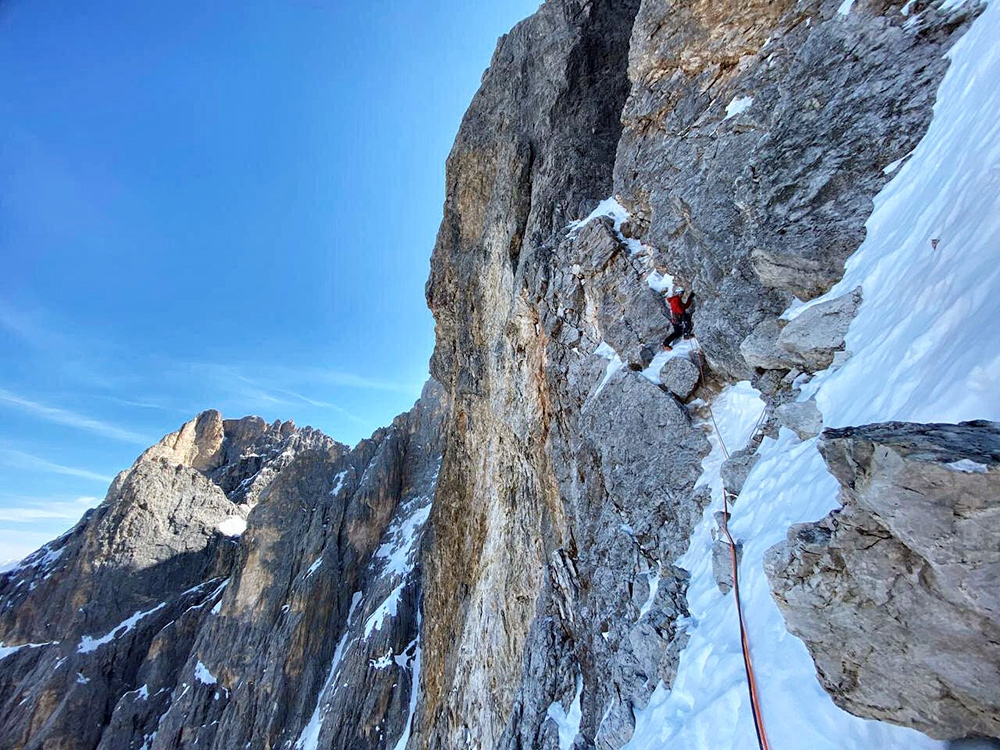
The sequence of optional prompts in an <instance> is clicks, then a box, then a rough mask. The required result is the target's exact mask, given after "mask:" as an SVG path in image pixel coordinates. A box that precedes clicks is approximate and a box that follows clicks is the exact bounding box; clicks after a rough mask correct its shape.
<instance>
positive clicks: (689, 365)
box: [660, 357, 701, 401]
mask: <svg viewBox="0 0 1000 750" xmlns="http://www.w3.org/2000/svg"><path fill="white" fill-rule="evenodd" d="M700 379H701V371H700V370H699V369H698V365H696V364H695V363H694V362H692V361H691V360H690V359H688V358H687V357H671V358H670V359H668V360H667V361H666V362H665V363H664V364H663V367H661V368H660V384H661V385H663V387H664V388H666V389H667V390H668V391H670V392H671V393H672V394H674V395H675V396H677V398H679V399H680V400H681V401H686V400H687V399H688V398H690V397H691V394H692V393H694V390H695V388H697V387H698V381H699V380H700Z"/></svg>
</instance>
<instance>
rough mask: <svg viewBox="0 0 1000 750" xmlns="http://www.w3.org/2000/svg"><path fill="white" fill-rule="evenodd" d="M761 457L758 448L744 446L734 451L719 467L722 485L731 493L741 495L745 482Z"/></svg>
mask: <svg viewBox="0 0 1000 750" xmlns="http://www.w3.org/2000/svg"><path fill="white" fill-rule="evenodd" d="M759 459H760V456H759V455H758V454H757V453H756V449H749V448H744V449H741V450H738V451H736V452H735V453H733V454H732V456H730V457H729V459H728V460H727V461H725V462H724V463H723V464H722V466H721V467H720V469H719V475H720V476H721V477H722V486H723V487H724V488H725V489H726V491H727V492H729V493H730V494H731V495H739V494H740V492H742V491H743V484H744V483H745V482H746V480H747V477H748V476H749V475H750V471H751V470H752V469H753V467H754V465H755V464H756V463H757V461H758V460H759Z"/></svg>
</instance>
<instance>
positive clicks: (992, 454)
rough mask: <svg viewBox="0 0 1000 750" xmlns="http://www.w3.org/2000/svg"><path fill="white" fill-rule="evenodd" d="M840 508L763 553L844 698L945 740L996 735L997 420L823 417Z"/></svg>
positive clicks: (801, 632) (999, 600)
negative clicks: (832, 424) (862, 422)
mask: <svg viewBox="0 0 1000 750" xmlns="http://www.w3.org/2000/svg"><path fill="white" fill-rule="evenodd" d="M820 451H821V453H822V454H823V457H824V458H825V459H826V462H827V465H828V466H829V468H830V471H831V472H832V473H833V475H834V476H835V477H836V478H837V480H838V481H839V482H840V484H841V486H842V490H841V502H842V503H843V506H844V507H843V508H842V509H841V510H838V511H834V512H833V513H831V514H830V515H828V516H827V517H826V518H824V519H823V520H821V521H819V522H817V523H810V524H799V525H797V526H793V527H792V528H791V529H790V530H789V532H788V539H787V541H786V542H784V543H782V544H779V545H776V546H775V547H773V548H771V549H770V550H769V551H768V552H767V554H766V555H765V570H766V572H767V575H768V578H769V580H770V585H771V591H772V594H773V595H774V597H775V599H776V600H777V602H778V606H779V607H780V609H781V610H782V612H783V614H784V617H785V621H786V623H787V625H788V628H789V630H790V631H791V632H792V633H794V634H795V635H797V636H798V637H800V638H802V640H804V641H805V643H806V646H807V647H808V648H809V651H810V653H811V654H812V657H813V659H814V661H815V662H816V670H817V673H818V675H819V678H820V682H821V683H822V685H823V687H824V688H826V690H827V691H828V692H829V693H830V695H831V696H832V697H833V700H834V701H835V702H836V703H837V704H838V705H839V706H841V707H842V708H844V709H846V710H848V711H850V712H852V713H854V714H857V715H858V716H862V717H865V718H871V719H882V720H885V721H890V722H893V723H896V724H902V725H905V726H909V727H913V728H915V729H917V730H919V731H921V732H924V733H925V734H928V735H930V736H931V737H935V738H938V739H955V738H962V737H970V736H987V737H995V736H1000V547H998V546H997V539H998V538H1000V424H998V423H994V422H983V421H977V422H963V423H961V424H957V425H954V424H911V423H901V422H889V423H884V424H875V425H867V426H864V427H849V428H844V429H837V430H826V431H825V432H824V433H823V436H822V438H821V440H820Z"/></svg>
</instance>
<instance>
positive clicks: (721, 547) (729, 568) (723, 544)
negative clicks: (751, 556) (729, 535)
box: [712, 538, 743, 594]
mask: <svg viewBox="0 0 1000 750" xmlns="http://www.w3.org/2000/svg"><path fill="white" fill-rule="evenodd" d="M742 559H743V543H742V542H739V541H737V542H736V564H737V566H738V565H739V564H740V561H741V560H742ZM712 576H713V577H714V578H715V584H716V585H717V586H718V587H719V591H721V592H722V593H723V594H728V593H729V592H730V591H732V590H733V555H732V551H731V550H730V548H729V543H728V542H727V541H726V540H725V539H724V538H720V539H716V540H715V542H714V543H713V544H712Z"/></svg>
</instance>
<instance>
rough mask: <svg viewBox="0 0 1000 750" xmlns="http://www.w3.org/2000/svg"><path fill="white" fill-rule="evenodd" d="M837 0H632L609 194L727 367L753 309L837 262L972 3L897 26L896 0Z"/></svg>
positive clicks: (906, 140)
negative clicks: (729, 0) (620, 126)
mask: <svg viewBox="0 0 1000 750" xmlns="http://www.w3.org/2000/svg"><path fill="white" fill-rule="evenodd" d="M838 6H839V3H838V2H836V1H835V0H827V1H826V2H819V1H814V2H809V3H805V4H802V3H792V2H778V3H748V4H743V5H741V6H739V7H735V6H730V5H719V4H717V3H716V4H712V3H693V4H688V5H684V6H683V7H679V6H676V5H671V4H664V3H660V2H653V0H646V2H643V4H642V7H641V9H640V11H639V14H638V16H637V17H636V22H635V28H634V30H633V35H632V45H631V48H630V52H629V78H630V79H631V81H632V90H631V93H630V95H629V99H628V101H627V103H626V105H625V108H624V111H623V113H622V121H623V123H624V131H623V133H622V138H621V141H620V143H619V145H618V156H617V159H616V163H615V194H616V195H619V196H620V197H621V200H622V201H623V203H624V205H625V206H626V207H627V208H629V209H630V210H631V211H632V212H633V213H634V214H635V218H634V220H633V222H632V224H633V227H634V229H633V231H634V233H635V234H636V236H637V237H638V238H639V239H641V240H642V241H643V242H644V243H647V244H648V245H649V246H651V247H653V248H654V249H655V250H654V252H655V261H656V263H657V265H659V266H661V267H664V268H667V269H668V270H669V271H670V272H671V273H672V274H674V275H676V276H679V277H681V278H683V279H685V280H686V281H687V282H688V283H689V284H690V286H691V288H693V289H694V290H695V292H696V293H697V294H698V297H699V304H698V308H697V310H696V312H695V315H694V322H695V333H696V334H697V336H698V339H699V341H700V342H701V344H702V346H703V348H704V349H705V351H706V354H707V357H708V360H709V362H710V363H711V364H712V368H713V369H715V370H718V371H721V372H723V373H725V374H726V376H727V377H731V378H746V377H749V375H750V373H749V372H748V370H747V368H746V364H745V363H744V361H743V358H742V357H741V356H740V352H739V346H740V343H741V342H742V341H743V340H744V339H745V338H746V337H747V335H748V334H749V333H750V332H751V331H752V330H753V329H754V327H755V326H756V325H757V324H758V323H759V322H760V321H761V320H763V319H765V318H767V317H771V318H773V317H775V316H777V315H778V314H779V313H780V312H781V310H782V309H783V308H784V307H786V306H787V304H788V303H789V302H790V301H791V295H793V294H794V295H796V296H798V297H799V298H800V299H803V300H806V299H811V298H814V297H816V296H817V295H819V294H820V293H822V292H824V291H826V290H827V289H829V287H830V286H831V285H832V284H833V283H834V282H835V281H837V280H838V279H839V278H840V277H841V275H842V273H843V265H842V264H843V262H844V260H845V259H846V258H847V257H848V255H849V254H850V253H851V252H853V251H854V250H855V249H856V248H857V247H858V246H859V245H860V243H861V241H862V240H863V238H864V232H865V230H864V224H865V221H866V219H867V217H868V216H869V214H870V213H871V210H872V197H873V196H874V195H875V193H876V192H877V191H878V190H879V188H880V187H881V186H882V185H884V184H885V182H886V181H887V180H888V179H889V177H888V176H887V175H885V174H884V173H883V172H882V169H883V167H884V166H885V165H886V164H887V163H889V162H890V161H893V160H894V159H898V158H899V157H901V156H903V155H905V154H907V153H909V152H910V151H911V150H912V149H913V147H914V146H915V145H916V143H917V142H918V141H919V140H920V138H921V137H922V135H923V133H924V132H925V131H926V129H927V125H928V123H929V122H930V117H931V105H932V103H933V98H934V92H935V90H936V88H937V83H938V81H939V80H940V78H941V76H942V75H943V73H944V70H945V68H946V66H947V62H946V61H945V60H942V59H941V55H942V53H943V51H944V50H945V49H946V48H947V46H948V45H950V44H951V43H952V41H953V40H954V38H955V36H956V35H957V34H959V33H961V31H962V29H964V27H965V24H966V23H967V22H968V19H969V18H970V17H972V16H974V15H975V14H976V12H977V10H975V9H974V8H969V9H968V15H959V16H956V15H953V14H951V13H948V12H937V11H934V10H931V11H930V12H927V13H924V14H922V15H921V33H920V34H914V33H913V32H912V30H911V29H909V28H906V27H905V26H904V22H905V21H906V18H905V17H904V16H903V15H902V14H900V13H899V12H898V7H896V6H889V5H869V6H866V8H865V10H864V11H863V12H858V13H852V14H851V16H850V18H848V19H845V17H844V16H842V15H838V14H837V8H838ZM805 20H808V21H809V23H805V22H804V21H805ZM845 20H846V21H847V22H846V23H845V22H844V21H845ZM924 24H926V25H924ZM924 31H926V32H927V35H926V36H925V35H924V33H923V32H924ZM765 42H766V44H765ZM744 96H747V97H752V98H753V104H752V106H751V107H750V108H749V109H747V110H746V111H745V112H743V113H742V114H740V115H739V116H736V117H731V118H728V119H727V118H726V107H727V105H728V103H729V102H731V101H732V100H733V99H735V98H737V97H744Z"/></svg>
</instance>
